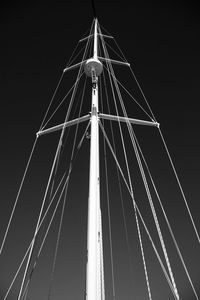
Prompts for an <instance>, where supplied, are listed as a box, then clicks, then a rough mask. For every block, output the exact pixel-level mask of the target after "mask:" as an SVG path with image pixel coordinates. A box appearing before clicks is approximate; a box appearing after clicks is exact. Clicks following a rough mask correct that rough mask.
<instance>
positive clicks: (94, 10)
mask: <svg viewBox="0 0 200 300" xmlns="http://www.w3.org/2000/svg"><path fill="white" fill-rule="evenodd" d="M91 3H92V10H93V14H94V18H96V17H97V13H96V8H95V4H94V0H91Z"/></svg>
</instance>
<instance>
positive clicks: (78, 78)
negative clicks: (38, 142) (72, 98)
mask: <svg viewBox="0 0 200 300" xmlns="http://www.w3.org/2000/svg"><path fill="white" fill-rule="evenodd" d="M83 74H84V72H83V73H82V74H81V75H80V76H79V77H77V79H76V81H75V83H74V84H73V85H72V87H71V88H70V89H69V91H68V92H67V94H66V95H65V96H64V97H63V99H62V100H61V102H60V103H59V104H58V106H57V107H56V109H55V110H54V111H53V113H52V114H51V116H50V117H49V119H48V120H47V121H46V123H45V124H44V126H43V127H42V128H41V130H43V129H44V128H45V127H46V125H47V124H48V123H49V121H50V120H51V119H52V118H53V116H54V115H55V113H56V112H57V111H58V109H59V108H60V106H61V105H62V104H63V102H64V101H65V99H66V98H67V96H68V95H69V94H70V93H71V91H72V90H73V89H74V87H75V85H76V84H77V83H78V81H79V80H80V79H81V77H82V76H83Z"/></svg>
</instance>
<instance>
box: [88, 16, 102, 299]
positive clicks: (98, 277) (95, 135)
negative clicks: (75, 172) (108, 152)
mask: <svg viewBox="0 0 200 300" xmlns="http://www.w3.org/2000/svg"><path fill="white" fill-rule="evenodd" d="M97 49H98V45H97V19H96V20H95V28H94V55H93V59H94V60H95V61H98V58H97ZM91 73H93V74H91V75H92V83H93V85H92V107H91V140H90V178H89V200H88V233H87V235H88V236H87V257H88V260H87V280H86V299H87V300H102V299H104V295H102V293H104V291H103V290H104V283H103V282H102V280H104V279H103V278H104V276H103V275H102V272H103V261H102V259H103V255H102V251H103V247H102V230H101V221H100V220H101V210H100V189H99V188H100V181H99V124H98V77H97V74H96V70H95V67H94V68H91ZM102 286H103V289H102Z"/></svg>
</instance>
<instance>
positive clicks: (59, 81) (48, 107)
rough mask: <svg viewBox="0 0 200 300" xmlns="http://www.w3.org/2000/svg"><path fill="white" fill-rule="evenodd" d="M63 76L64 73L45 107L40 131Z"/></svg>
mask: <svg viewBox="0 0 200 300" xmlns="http://www.w3.org/2000/svg"><path fill="white" fill-rule="evenodd" d="M63 76H64V72H62V75H61V76H60V78H59V81H58V83H57V86H56V88H55V90H54V93H53V96H52V97H51V100H50V103H49V105H48V107H47V110H46V113H45V115H44V117H43V120H42V123H41V125H40V129H39V130H41V129H42V126H43V124H44V121H45V119H46V117H47V115H48V112H49V110H50V107H51V105H52V103H53V100H54V98H55V96H56V93H57V91H58V89H59V87H60V84H61V81H62V79H63Z"/></svg>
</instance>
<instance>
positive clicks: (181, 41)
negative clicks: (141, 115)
mask: <svg viewBox="0 0 200 300" xmlns="http://www.w3.org/2000/svg"><path fill="white" fill-rule="evenodd" d="M95 5H96V11H97V16H98V20H99V23H100V25H102V26H103V27H104V28H106V29H107V30H108V31H109V32H110V33H111V34H112V35H113V36H114V37H115V39H116V41H117V43H118V44H119V46H120V48H121V49H122V51H123V53H124V55H125V57H126V59H127V60H128V62H130V64H131V66H132V69H133V70H134V72H135V74H136V76H137V79H138V81H139V82H140V84H141V86H142V88H143V91H144V94H145V96H146V98H147V99H148V102H149V104H150V106H151V108H152V110H153V112H154V114H155V116H156V118H157V121H158V122H159V123H160V124H161V130H162V133H163V135H164V137H165V140H166V142H167V145H168V147H169V150H170V153H171V155H172V158H173V161H174V163H175V166H176V169H177V172H178V175H179V178H180V181H181V183H182V187H183V190H184V192H185V195H186V197H187V199H188V204H189V206H190V209H191V212H192V214H193V217H194V220H195V223H196V226H197V229H198V230H199V231H200V221H199V168H200V159H199V152H200V143H199V98H200V71H199V70H200V57H199V53H200V42H199V35H200V20H199V9H198V6H197V5H196V4H195V3H194V2H193V3H192V2H189V1H188V2H187V3H186V2H181V1H174V2H172V1H171V2H170V1H145V0H143V1H128V0H124V1H105V0H102V1H95ZM92 20H93V12H92V6H91V2H90V1H89V0H88V1H65V2H64V1H63V2H58V1H57V2H53V1H52V2H51V1H50V3H46V2H41V3H34V2H26V3H23V2H21V3H4V4H1V19H0V23H1V27H0V32H1V48H0V53H1V58H0V61H1V63H0V82H1V88H0V101H1V110H0V112H1V156H0V176H1V189H0V216H1V217H0V223H1V225H0V241H2V238H3V234H4V231H5V229H6V224H7V222H8V218H9V215H10V213H11V209H12V206H13V204H14V200H15V197H16V194H17V190H18V187H19V185H20V181H21V178H22V176H23V172H24V169H25V166H26V162H27V159H28V157H29V154H30V151H31V148H32V145H33V142H34V139H35V133H36V132H37V131H38V129H39V126H40V124H41V121H42V119H43V116H44V114H45V111H46V109H47V106H48V104H49V102H50V99H51V97H52V94H53V92H54V90H55V87H56V85H57V82H58V80H59V77H60V75H61V74H62V71H63V69H64V68H65V65H66V62H67V61H68V59H69V58H70V56H71V54H72V51H73V49H74V48H75V46H76V44H77V42H78V40H79V39H80V38H81V37H82V36H83V35H84V34H85V32H86V30H87V29H89V28H90V26H91V24H92ZM117 71H118V72H119V71H120V69H119V68H118V69H117ZM123 72H125V71H124V70H123ZM67 76H69V75H67ZM127 78H128V77H127ZM67 80H68V79H67V78H66V81H65V84H66V90H68V86H67ZM127 80H128V79H127ZM69 81H70V78H69ZM125 82H126V77H124V80H123V83H125ZM70 84H71V81H70ZM127 88H128V89H129V90H131V86H130V83H129V85H128V86H127ZM129 105H130V104H129ZM129 107H130V109H131V106H129ZM131 116H132V117H134V112H133V111H131ZM57 121H58V123H61V122H62V121H63V120H57ZM136 133H137V132H136ZM139 134H140V138H139V136H138V139H141V143H142V144H143V145H144V146H145V149H144V152H145V154H147V153H149V152H150V153H149V157H150V162H155V157H156V156H157V157H158V159H161V161H162V159H163V156H162V155H160V154H159V153H160V152H159V153H158V154H157V153H156V151H157V150H156V149H157V146H158V148H159V149H160V150H161V149H162V151H164V148H163V147H162V143H161V141H160V140H159V136H158V135H157V138H158V144H154V143H156V138H155V137H154V138H152V140H151V138H150V136H148V132H147V131H145V133H144V136H143V133H142V130H140V131H139ZM145 139H146V143H145V141H144V140H145ZM152 144H153V145H152ZM40 147H41V148H38V149H37V151H36V154H35V158H34V159H35V160H34V162H35V165H34V166H32V171H31V172H32V173H30V178H28V179H27V187H26V186H25V187H24V190H23V192H24V193H25V196H24V197H23V196H22V197H21V200H20V203H19V208H18V215H17V217H16V218H15V219H14V220H13V224H12V229H11V232H10V238H8V241H7V242H6V244H5V249H4V251H3V253H2V255H1V257H0V298H1V299H3V297H4V295H5V293H6V290H7V288H8V284H9V282H11V280H12V276H13V275H14V272H15V270H16V268H17V265H18V264H19V263H20V259H21V258H22V257H23V254H24V253H25V251H26V247H27V246H28V242H29V241H30V239H31V236H30V235H31V234H32V233H33V232H32V230H33V229H32V228H33V224H34V222H35V221H34V220H35V216H36V215H37V213H38V209H39V203H40V199H41V197H42V195H43V191H44V190H43V189H44V186H45V184H46V181H47V174H48V171H49V167H48V166H47V158H49V159H52V157H51V153H53V152H54V151H55V145H54V141H53V140H51V139H50V138H48V139H46V140H44V141H42V142H41V144H40ZM148 150H149V152H148ZM160 150H159V151H160ZM82 151H83V155H82V156H81V155H80V157H79V158H78V162H77V164H76V166H75V169H76V172H77V173H78V172H79V173H78V175H77V177H76V178H75V179H76V184H75V183H73V184H72V189H71V192H72V191H74V192H75V196H74V197H75V198H74V199H75V200H74V201H73V202H72V203H73V204H71V206H70V205H69V210H68V211H67V213H66V221H65V227H66V233H65V230H63V236H64V237H63V236H62V238H63V245H64V246H63V248H61V250H60V256H59V259H58V267H57V273H56V276H57V277H56V285H55V287H54V290H53V297H52V299H57V300H62V299H66V297H68V295H70V298H71V299H82V297H84V293H83V289H84V278H85V273H84V272H85V270H84V266H85V252H84V249H85V248H84V247H85V246H86V232H85V230H86V211H87V184H88V179H87V180H86V181H84V180H83V178H88V177H87V176H88V165H87V158H88V157H89V152H88V151H89V140H88V141H87V142H86V145H84V146H83V149H82ZM165 156H166V154H165ZM84 158H85V159H84ZM165 158H166V157H165ZM151 159H152V161H151ZM43 163H44V166H45V171H43V170H41V168H42V167H43ZM79 164H80V166H81V170H79V171H78V165H79ZM152 167H153V173H155V174H156V173H157V172H160V174H161V175H158V179H157V181H158V183H159V187H158V189H160V191H161V192H163V194H164V197H165V200H164V205H165V208H166V209H167V210H168V213H169V218H170V220H171V222H172V227H173V229H174V231H175V234H176V236H177V241H178V242H179V245H180V247H181V249H182V251H183V255H184V257H185V260H186V263H187V266H188V269H189V271H190V273H191V277H192V279H193V282H194V285H195V288H196V290H197V292H198V296H199V297H200V280H199V278H200V271H199V269H200V268H199V260H200V251H199V250H200V248H199V247H200V245H199V244H198V242H197V240H196V238H195V234H194V233H193V231H192V226H191V222H190V220H189V218H188V216H187V214H186V209H185V208H184V204H183V200H181V201H182V202H181V201H180V199H179V197H180V195H179V196H178V188H177V190H176V193H177V194H176V196H174V198H173V193H171V192H170V191H168V189H170V188H171V189H172V190H173V191H175V189H176V188H175V180H174V177H173V173H171V175H166V177H165V176H164V175H163V174H164V173H165V168H166V170H167V171H169V170H170V167H169V165H168V166H167V163H166V161H165V162H164V167H162V165H161V164H160V161H158V162H157V163H155V164H154V166H152ZM115 175H116V174H115ZM159 176H161V177H160V178H159ZM170 179H172V183H171V182H170ZM168 180H169V181H168ZM173 180H174V181H173ZM103 181H104V180H103ZM77 185H78V188H77ZM111 185H112V182H111ZM114 185H115V182H114V183H113V187H112V189H113V190H114ZM79 188H80V191H79ZM40 189H41V190H40ZM80 193H82V198H83V199H84V200H83V201H81V203H80ZM22 200H23V201H24V202H25V204H24V206H23V201H22ZM176 201H177V202H176ZM113 205H115V203H113ZM116 206H117V207H120V204H119V203H118V204H116ZM105 207H106V205H105ZM129 207H131V205H130V204H128V205H127V208H126V209H127V211H128V209H129ZM70 209H71V210H70ZM105 210H106V209H105ZM114 211H115V209H114ZM75 213H76V215H75ZM130 214H131V213H130ZM114 215H115V213H114V212H113V228H115V227H116V228H117V230H116V232H117V233H113V235H114V236H115V242H114V245H115V249H116V250H114V268H115V270H116V274H115V277H116V278H115V280H116V299H121V298H122V297H123V299H124V300H125V299H127V300H128V299H132V298H134V299H144V297H147V292H146V290H145V289H146V287H145V285H144V286H143V284H142V283H141V282H145V281H144V278H143V275H141V274H142V267H141V266H142V261H141V266H139V262H138V261H137V260H136V259H135V257H137V253H136V252H137V251H138V250H134V249H136V248H134V245H135V242H134V238H133V236H131V235H132V231H131V226H133V224H132V223H131V222H133V221H131V217H130V216H129V215H128V217H127V218H128V224H129V225H128V226H129V227H128V231H129V234H130V236H131V237H130V248H131V256H129V258H128V252H127V247H126V242H125V238H124V237H123V235H124V232H123V230H122V228H121V227H119V226H118V218H119V219H120V218H121V217H122V215H121V214H120V212H118V211H117V209H116V215H115V216H114ZM106 222H107V221H106ZM120 222H121V223H123V222H122V221H119V223H120ZM133 223H134V222H133ZM56 224H57V225H58V223H56ZM56 224H55V228H57V227H58V226H57V225H56ZM106 224H107V223H106ZM107 225H108V224H107ZM107 225H105V228H107V227H108V226H107ZM31 226H32V227H31ZM56 226H57V227H56ZM29 227H31V228H29ZM122 227H123V226H122ZM187 228H188V229H187ZM163 230H164V232H165V229H163ZM54 231H55V232H56V229H53V232H54ZM133 233H134V234H136V231H135V229H133ZM143 233H144V232H143ZM29 236H30V237H29ZM52 236H53V234H52ZM72 236H73V238H72ZM144 236H145V233H144ZM123 239H124V240H123ZM53 241H54V242H55V238H53V237H52V238H49V240H48V243H47V246H46V250H45V251H46V252H45V251H44V254H43V256H42V259H43V263H41V267H40V269H39V267H38V273H37V275H36V279H34V280H33V288H32V290H31V293H30V295H29V298H28V299H30V300H32V299H37V300H40V299H41V300H42V299H47V296H45V293H46V292H47V291H48V288H47V286H48V280H49V278H48V279H46V278H47V277H48V274H49V273H50V270H51V264H50V261H51V260H50V259H49V256H53V250H52V249H53V246H52V243H53ZM69 241H70V242H69ZM122 241H123V242H124V244H123V242H122ZM144 241H146V244H145V242H144V244H145V245H146V247H147V248H146V249H147V253H148V254H147V263H148V264H149V268H150V270H149V278H150V283H151V284H152V298H153V299H160V298H161V295H162V299H173V296H171V294H170V292H169V288H168V287H167V284H165V285H163V286H162V285H161V284H162V282H164V278H162V276H163V275H161V274H162V273H161V271H160V269H159V266H158V264H156V259H155V255H154V254H153V251H152V249H151V247H150V246H149V245H148V242H147V238H146V237H144ZM108 244H109V243H108V238H107V237H106V238H105V245H108ZM51 246H52V248H51ZM170 247H171V248H173V247H172V245H170V246H169V248H170ZM108 248H109V247H108ZM106 249H107V248H106ZM48 250H49V256H48V255H47V258H45V257H46V256H45V253H48ZM134 251H135V252H134ZM170 251H171V250H170ZM174 251H175V249H174ZM151 252H152V253H151ZM134 253H135V255H136V256H134ZM150 254H151V255H152V257H153V258H151V255H150ZM176 256H177V255H174V256H173V254H172V265H173V264H174V269H175V270H174V273H175V275H176V276H177V277H179V278H178V279H177V285H178V288H179V289H180V295H181V299H184V300H187V299H188V300H193V299H196V298H195V296H194V295H193V294H192V290H191V288H190V285H189V284H188V283H187V284H186V283H185V282H186V276H185V275H182V274H183V268H182V267H181V266H180V263H177V262H176V259H177V257H176ZM106 257H107V258H106V262H107V264H108V265H109V266H108V267H106V270H107V269H108V270H107V274H106V279H107V280H108V283H107V284H106V288H107V290H108V291H107V294H106V296H107V298H106V299H112V288H111V287H112V284H111V271H110V260H109V253H107V254H106ZM119 258H121V261H120V259H119ZM42 259H41V260H42ZM130 260H132V265H131V266H130ZM63 261H64V262H63ZM63 266H64V267H63ZM59 271H60V272H59ZM124 274H126V275H124ZM137 274H139V275H137ZM20 276H21V275H20ZM157 276H158V277H159V279H157ZM181 276H183V277H181ZM140 277H141V280H140ZM160 278H161V279H160ZM20 279H21V277H19V279H18V280H17V282H16V283H15V285H14V289H13V292H12V293H11V295H10V296H9V297H8V299H10V300H12V299H16V295H17V291H18V287H19V283H20ZM157 280H160V281H161V283H160V282H159V281H157ZM162 280H163V281H162ZM157 282H159V283H158V284H157ZM41 283H42V284H41ZM156 285H158V286H157V289H156V288H155V287H156ZM38 286H39V287H38ZM153 287H154V289H153ZM39 292H41V293H39ZM56 293H57V294H56ZM163 293H164V295H163ZM45 297H46V298H45ZM170 297H171V298H170Z"/></svg>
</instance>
